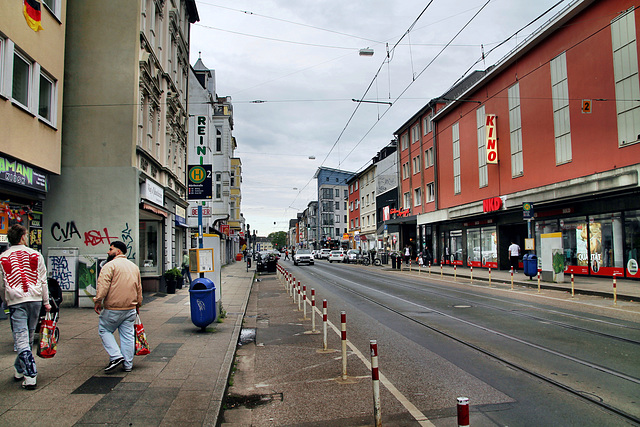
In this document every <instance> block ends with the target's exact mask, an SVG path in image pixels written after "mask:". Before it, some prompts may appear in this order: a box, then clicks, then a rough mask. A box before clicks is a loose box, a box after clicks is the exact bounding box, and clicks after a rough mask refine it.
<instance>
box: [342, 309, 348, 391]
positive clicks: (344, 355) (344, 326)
mask: <svg viewBox="0 0 640 427" xmlns="http://www.w3.org/2000/svg"><path fill="white" fill-rule="evenodd" d="M340 324H341V328H340V330H341V332H342V379H343V380H346V379H347V313H345V312H344V311H341V312H340Z"/></svg>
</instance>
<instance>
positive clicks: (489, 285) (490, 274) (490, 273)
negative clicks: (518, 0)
mask: <svg viewBox="0 0 640 427" xmlns="http://www.w3.org/2000/svg"><path fill="white" fill-rule="evenodd" d="M489 287H491V267H489Z"/></svg>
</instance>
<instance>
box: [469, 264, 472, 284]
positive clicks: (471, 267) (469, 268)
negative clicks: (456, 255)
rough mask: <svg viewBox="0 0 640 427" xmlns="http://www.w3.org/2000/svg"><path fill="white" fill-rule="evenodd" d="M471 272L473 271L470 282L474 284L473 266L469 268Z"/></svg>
mask: <svg viewBox="0 0 640 427" xmlns="http://www.w3.org/2000/svg"><path fill="white" fill-rule="evenodd" d="M469 270H470V271H471V280H470V282H471V283H473V265H472V266H471V267H470V268H469Z"/></svg>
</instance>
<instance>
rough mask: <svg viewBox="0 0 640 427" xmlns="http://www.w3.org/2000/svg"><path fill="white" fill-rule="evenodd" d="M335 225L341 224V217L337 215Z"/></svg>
mask: <svg viewBox="0 0 640 427" xmlns="http://www.w3.org/2000/svg"><path fill="white" fill-rule="evenodd" d="M334 224H340V215H336V219H335V222H334Z"/></svg>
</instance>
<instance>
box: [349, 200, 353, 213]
mask: <svg viewBox="0 0 640 427" xmlns="http://www.w3.org/2000/svg"><path fill="white" fill-rule="evenodd" d="M349 212H353V202H351V203H349Z"/></svg>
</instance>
